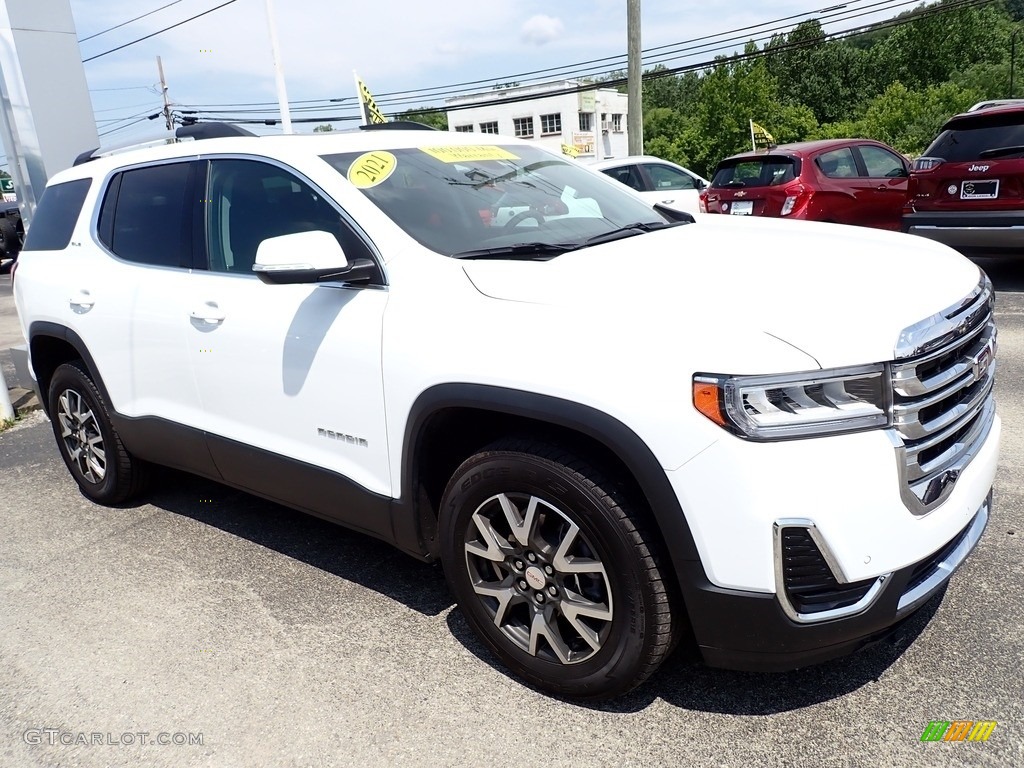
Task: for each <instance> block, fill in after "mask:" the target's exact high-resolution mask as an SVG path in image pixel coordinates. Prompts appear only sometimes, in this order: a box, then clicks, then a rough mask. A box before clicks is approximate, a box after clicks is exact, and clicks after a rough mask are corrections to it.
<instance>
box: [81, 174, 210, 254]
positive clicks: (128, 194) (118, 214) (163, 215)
mask: <svg viewBox="0 0 1024 768" xmlns="http://www.w3.org/2000/svg"><path fill="white" fill-rule="evenodd" d="M193 174H194V166H193V165H192V164H191V163H167V164H164V165H153V166H149V167H148V168H136V169H134V170H131V171H124V172H122V173H119V174H118V175H117V176H115V177H114V178H113V179H112V180H111V183H110V186H109V187H108V188H107V193H106V196H105V197H104V200H103V208H102V209H101V211H100V220H99V235H100V240H102V241H103V243H104V244H105V245H106V246H107V247H108V248H110V250H111V251H112V252H113V253H114V254H116V255H117V256H119V257H120V258H122V259H126V260H127V261H134V262H137V263H139V264H152V265H154V266H159V267H188V266H191V261H192V231H191V230H192V227H191V223H192V206H191V204H190V203H191V202H192V200H191V199H190V195H189V189H190V188H191V187H192V176H193Z"/></svg>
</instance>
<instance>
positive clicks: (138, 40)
mask: <svg viewBox="0 0 1024 768" xmlns="http://www.w3.org/2000/svg"><path fill="white" fill-rule="evenodd" d="M237 2H238V0H227V2H224V3H221V4H220V5H215V6H214V7H213V8H211V9H210V10H208V11H203V12H202V13H197V14H196V15H195V16H189V17H188V18H187V19H185V20H184V21H179V22H178V23H177V24H171V25H170V26H169V27H164V28H163V29H158V30H157V31H156V32H151V33H150V34H148V35H144V36H142V37H139V38H136V39H135V40H132V41H130V42H127V43H125V44H124V45H119V46H117V47H116V48H111V49H110V50H109V51H104V52H103V53H97V54H96V55H95V56H90V57H89V58H87V59H82V63H83V64H85V63H86V62H90V61H95V60H96V59H98V58H100V57H101V56H106V55H107V54H110V53H114V52H115V51H120V50H121V49H123V48H127V47H128V46H130V45H135V44H136V43H141V42H142V41H143V40H149V38H151V37H156V36H157V35H160V34H163V33H164V32H167V31H168V30H171V29H174V28H175V27H180V26H181V25H182V24H188V23H189V22H190V21H195V20H196V19H198V18H200V17H201V16H206V15H207V14H208V13H213V12H214V11H219V10H220V9H221V8H223V7H225V6H227V5H231V4H232V3H237Z"/></svg>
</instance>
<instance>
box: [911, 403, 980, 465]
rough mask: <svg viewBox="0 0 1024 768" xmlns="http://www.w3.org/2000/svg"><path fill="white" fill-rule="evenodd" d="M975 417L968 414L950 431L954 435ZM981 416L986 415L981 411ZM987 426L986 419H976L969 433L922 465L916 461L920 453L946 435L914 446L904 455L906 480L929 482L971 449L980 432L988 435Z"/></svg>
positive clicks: (939, 441)
mask: <svg viewBox="0 0 1024 768" xmlns="http://www.w3.org/2000/svg"><path fill="white" fill-rule="evenodd" d="M991 408H992V410H994V409H995V406H994V404H993V405H991ZM977 415H978V414H974V413H972V414H970V415H969V417H968V418H964V419H962V423H961V424H959V425H958V426H957V427H956V428H954V429H952V430H950V431H951V432H953V433H954V434H955V433H956V431H957V430H958V429H959V428H960V427H962V426H965V425H966V424H967V423H969V422H970V420H971V419H974V418H975V417H976V416H977ZM982 415H987V414H985V412H984V411H983V412H982ZM989 426H991V419H986V418H978V419H976V420H975V422H974V425H973V426H972V427H971V430H970V432H968V433H967V434H965V435H964V436H963V438H961V439H960V440H958V441H957V442H955V443H953V444H952V445H951V446H950V447H949V448H947V449H946V450H945V451H943V452H942V453H941V454H939V455H938V456H936V457H935V458H933V459H931V460H930V461H927V462H925V463H924V464H921V463H920V461H919V460H918V457H919V456H920V455H921V453H922V452H923V451H926V450H928V449H929V448H934V447H935V446H936V445H938V444H940V443H941V442H942V439H945V438H946V437H947V436H948V435H947V434H946V433H943V434H942V435H941V436H940V438H942V439H933V440H932V441H930V444H926V445H918V446H915V447H914V448H912V449H910V450H908V451H907V453H906V457H907V478H908V479H909V480H910V481H911V483H914V482H917V481H925V480H930V479H931V478H932V477H933V476H934V475H936V474H938V473H939V472H940V471H941V470H943V469H944V468H945V467H947V466H948V465H949V464H951V463H953V462H955V461H956V460H957V459H958V458H960V456H961V455H962V454H963V453H964V452H965V451H966V450H967V449H968V448H970V447H971V444H972V443H973V441H974V440H977V439H978V438H979V437H980V436H981V434H980V433H981V432H982V431H984V432H985V433H986V434H987V433H988V429H987V427H989Z"/></svg>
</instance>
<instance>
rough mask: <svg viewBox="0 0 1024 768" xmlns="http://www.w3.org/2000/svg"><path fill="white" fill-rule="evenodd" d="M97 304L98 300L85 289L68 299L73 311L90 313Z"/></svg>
mask: <svg viewBox="0 0 1024 768" xmlns="http://www.w3.org/2000/svg"><path fill="white" fill-rule="evenodd" d="M95 303H96V300H95V299H94V298H93V297H92V294H91V293H89V291H87V290H85V288H80V289H79V290H78V291H76V292H75V293H73V294H71V296H70V297H69V298H68V304H70V305H71V308H72V309H76V310H83V311H89V310H90V309H92V307H93V305H94V304H95Z"/></svg>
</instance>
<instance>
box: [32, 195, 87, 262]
mask: <svg viewBox="0 0 1024 768" xmlns="http://www.w3.org/2000/svg"><path fill="white" fill-rule="evenodd" d="M90 184H92V179H75V180H74V181H65V182H64V183H63V184H54V185H52V186H49V187H47V188H46V190H45V191H44V192H43V196H42V198H40V200H39V207H38V209H37V210H36V215H35V216H34V217H33V219H32V226H31V227H29V230H28V237H27V238H26V239H25V250H26V251H62V250H64V249H65V248H67V247H68V243H70V242H71V235H72V233H73V232H74V231H75V224H76V223H77V221H78V214H80V213H81V212H82V203H83V202H84V201H85V195H86V193H88V191H89V186H90Z"/></svg>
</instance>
